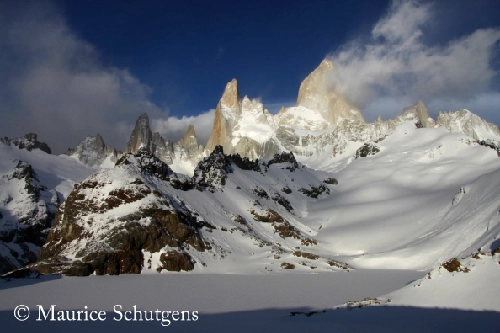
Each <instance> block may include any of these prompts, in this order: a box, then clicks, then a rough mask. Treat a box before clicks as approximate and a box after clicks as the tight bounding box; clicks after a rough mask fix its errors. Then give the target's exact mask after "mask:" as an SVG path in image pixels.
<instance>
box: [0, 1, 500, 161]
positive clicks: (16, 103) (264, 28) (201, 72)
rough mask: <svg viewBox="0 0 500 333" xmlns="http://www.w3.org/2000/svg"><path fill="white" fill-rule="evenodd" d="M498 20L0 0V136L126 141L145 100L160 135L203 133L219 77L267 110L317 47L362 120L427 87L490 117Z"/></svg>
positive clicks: (419, 11)
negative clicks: (0, 78) (1, 77)
mask: <svg viewBox="0 0 500 333" xmlns="http://www.w3.org/2000/svg"><path fill="white" fill-rule="evenodd" d="M384 22H385V23H387V22H388V23H387V24H385V25H384ZM398 24H401V27H398V26H397V25H398ZM388 26H391V27H396V28H395V29H394V31H392V30H390V29H389V28H387V27H388ZM375 27H379V29H378V30H377V29H375ZM499 28H500V3H499V2H498V1H494V0H492V1H460V0H454V1H450V0H441V1H437V2H429V1H373V0H372V1H366V0H350V1H289V2H283V1H251V2H250V1H248V2H247V1H147V2H144V1H94V0H87V1H69V0H68V1H63V0H60V1H53V2H49V1H46V2H36V1H34V2H22V4H19V2H16V1H7V2H5V1H4V2H1V3H0V37H1V39H0V48H1V49H0V50H2V55H0V70H2V72H4V73H6V77H7V80H6V82H4V83H3V86H2V87H0V88H3V89H1V90H2V92H0V114H1V115H2V118H3V119H4V120H5V121H4V122H2V123H3V125H1V124H0V131H1V133H0V135H2V136H4V135H8V136H9V137H12V136H18V135H21V134H23V133H24V132H28V131H35V132H37V133H39V135H40V138H41V139H45V141H47V142H48V143H49V145H51V146H52V147H53V148H55V150H56V152H59V153H61V152H63V151H65V150H66V149H67V148H69V147H71V146H74V145H75V144H76V143H77V142H78V141H79V140H81V139H83V138H84V137H85V136H86V135H95V134H96V133H97V132H100V133H101V134H102V135H103V137H104V139H105V140H106V141H107V142H109V143H110V144H112V145H114V146H116V147H117V148H118V149H123V146H124V145H125V142H126V138H127V137H128V135H129V133H130V132H129V131H130V129H131V126H133V123H134V121H135V119H136V118H137V116H138V114H139V113H140V112H148V114H149V115H150V118H151V119H152V122H153V126H154V127H155V128H156V129H158V130H160V131H161V132H162V134H163V135H164V136H166V137H167V138H170V139H178V138H179V137H180V136H181V135H182V132H183V131H185V129H186V128H187V125H188V124H189V123H194V124H195V127H196V128H197V132H198V133H199V137H200V139H201V140H200V141H202V142H201V143H203V144H204V143H205V142H203V141H204V140H206V137H207V135H208V132H209V130H210V128H211V120H210V116H211V114H210V113H208V114H207V112H208V111H209V110H210V109H213V108H215V106H216V104H217V102H218V100H219V98H220V96H221V94H222V92H223V89H224V86H225V83H226V82H228V81H230V80H231V79H232V78H237V79H238V83H239V89H240V93H241V94H242V95H248V96H249V97H251V98H260V99H261V100H262V101H263V102H264V105H265V107H268V108H269V109H270V110H271V111H275V110H277V109H279V106H280V105H281V104H285V105H293V103H294V102H295V99H296V96H297V92H298V88H299V86H300V82H301V81H302V80H303V79H304V78H305V77H306V76H307V75H308V74H309V73H310V72H311V71H312V70H314V68H315V67H316V66H317V65H319V63H320V62H321V60H322V59H324V58H330V59H332V60H333V61H334V63H335V64H336V65H337V68H339V66H341V68H342V70H340V71H339V72H338V77H335V78H332V80H335V82H334V84H335V85H337V87H338V89H339V90H341V91H342V92H343V93H345V94H346V95H347V96H348V97H349V98H350V99H351V100H352V101H353V102H354V103H356V104H358V105H359V106H360V108H361V110H362V112H363V113H364V114H365V118H366V119H367V120H374V119H375V118H376V116H377V115H378V114H379V113H380V114H382V115H383V118H389V117H390V118H394V116H395V115H396V114H397V113H400V112H401V111H402V109H403V108H404V107H405V106H407V105H409V104H414V103H416V102H417V101H418V100H419V99H423V100H424V102H425V103H426V104H427V105H428V106H429V109H430V111H431V114H432V113H434V114H435V113H437V111H438V110H439V109H446V110H450V109H459V108H461V107H468V108H470V109H471V110H472V111H474V112H477V113H478V114H480V115H481V116H483V117H484V118H486V119H487V120H489V121H492V122H495V123H497V124H498V123H500V116H499V115H498V113H499V105H500V104H499V103H500V98H499V96H500V88H499V87H500V84H499V83H500V78H499V75H498V71H499V69H500V61H499V60H498V59H499V57H498V55H499V54H500V52H499V50H500V46H499V42H498V29H499ZM485 29H490V30H485ZM492 29H493V30H492ZM478 31H482V32H483V33H482V34H480V33H477V32H478ZM394 34H396V35H394ZM474 34H475V35H474ZM408 40H411V41H412V42H411V45H408V43H407V41H408ZM471 45H472V46H471ZM472 48H475V49H477V50H478V51H477V57H476V55H475V54H473V53H472V52H471V49H472ZM458 49H460V50H458ZM462 49H463V50H462ZM408 58H410V59H416V60H408ZM468 58H470V59H476V60H477V64H475V63H473V64H472V65H471V61H470V60H469V59H468ZM476 60H473V61H472V62H474V61H476ZM485 63H486V64H485ZM367 64H369V65H367ZM372 64H374V65H372ZM464 64H466V65H464ZM467 64H469V65H470V68H468V65H467ZM377 66H378V67H377ZM408 68H409V69H410V70H408ZM476 68H477V70H476ZM388 69H389V70H388ZM427 69H429V71H430V72H433V73H434V74H433V73H430V74H425V73H424V74H425V75H424V74H421V72H422V73H423V72H425V71H426V70H427ZM397 71H400V72H397ZM439 71H443V72H456V74H454V75H448V74H445V75H442V76H439V77H436V75H435V73H436V72H439ZM395 72H396V73H395ZM415 72H418V73H417V74H415ZM476 74H477V75H478V76H479V77H477V78H476V77H475V75H476ZM442 77H444V79H442V80H441V78H442ZM406 78H408V80H407V81H406ZM464 78H465V79H464ZM460 82H462V83H461V84H460ZM212 113H213V112H212ZM200 114H201V116H199V115H200ZM63 137H64V138H65V139H64V140H61V139H60V138H63Z"/></svg>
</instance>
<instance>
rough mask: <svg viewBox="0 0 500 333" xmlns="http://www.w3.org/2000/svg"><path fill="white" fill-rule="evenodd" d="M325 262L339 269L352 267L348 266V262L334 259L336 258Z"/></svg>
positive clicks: (351, 268) (350, 268)
mask: <svg viewBox="0 0 500 333" xmlns="http://www.w3.org/2000/svg"><path fill="white" fill-rule="evenodd" d="M326 263H327V264H328V265H330V266H332V267H337V268H341V269H344V270H347V271H349V270H353V269H354V268H353V267H351V266H349V265H348V264H346V263H344V262H340V261H336V260H328V261H327V262H326Z"/></svg>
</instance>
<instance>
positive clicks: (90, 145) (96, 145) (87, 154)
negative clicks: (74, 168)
mask: <svg viewBox="0 0 500 333" xmlns="http://www.w3.org/2000/svg"><path fill="white" fill-rule="evenodd" d="M118 154H119V152H118V151H116V149H115V148H113V147H110V146H107V145H106V144H105V143H104V139H103V138H102V136H101V135H100V134H97V135H96V136H88V137H86V138H85V139H84V140H82V141H81V142H80V143H79V144H78V145H77V146H76V147H75V148H70V149H68V151H67V152H66V155H68V156H73V157H75V158H76V159H78V160H79V161H81V162H82V163H83V164H85V165H88V166H92V167H96V166H99V165H101V164H102V163H103V162H104V160H105V159H107V158H109V160H110V162H116V161H117V159H118Z"/></svg>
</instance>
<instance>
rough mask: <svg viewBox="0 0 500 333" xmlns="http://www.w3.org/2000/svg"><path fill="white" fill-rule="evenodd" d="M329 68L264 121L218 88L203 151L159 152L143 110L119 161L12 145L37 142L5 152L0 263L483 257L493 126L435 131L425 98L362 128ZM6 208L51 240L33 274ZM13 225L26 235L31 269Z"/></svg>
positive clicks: (374, 261) (201, 264)
mask: <svg viewBox="0 0 500 333" xmlns="http://www.w3.org/2000/svg"><path fill="white" fill-rule="evenodd" d="M332 71H334V68H333V65H331V63H330V62H328V61H324V62H322V63H321V64H320V66H319V67H318V68H317V69H316V70H315V71H313V72H312V73H311V74H310V75H309V76H308V77H307V78H306V79H305V80H304V81H303V83H302V84H301V88H300V90H299V96H298V99H297V105H296V106H295V107H291V108H283V109H282V110H281V111H280V113H278V114H276V115H272V114H270V113H269V112H268V111H267V110H266V109H265V108H264V106H263V104H262V103H261V102H260V101H259V100H256V99H250V98H248V97H247V96H245V97H243V98H241V97H240V92H239V90H238V82H237V81H236V80H232V81H231V82H229V83H227V85H226V89H225V91H224V93H223V95H222V97H221V99H220V101H219V103H218V105H217V108H216V112H215V118H214V129H213V132H212V135H211V136H210V139H209V140H208V143H207V146H206V147H203V146H202V145H199V143H198V140H197V138H196V132H195V128H194V127H193V126H189V127H188V129H187V131H186V133H185V135H184V137H183V138H182V139H181V140H179V141H178V142H172V141H169V140H165V139H164V138H163V137H162V136H161V135H160V134H159V133H153V132H152V130H151V127H150V121H149V117H148V116H147V115H146V114H142V115H140V116H139V118H138V119H137V121H136V124H135V128H134V130H133V131H132V133H131V135H130V139H129V141H128V143H127V144H126V148H125V152H124V153H123V154H118V153H117V152H116V151H115V150H113V149H112V148H109V147H107V146H106V145H105V144H104V141H103V139H102V137H100V136H99V135H97V136H96V137H88V138H87V139H85V140H84V141H82V143H80V144H79V145H78V146H77V147H76V148H75V149H73V150H71V151H70V154H69V155H71V156H67V155H61V156H52V155H48V154H46V153H45V152H42V151H41V150H40V149H32V150H31V151H28V150H26V149H20V148H25V147H27V146H30V147H31V146H33V147H34V146H35V144H34V143H33V142H36V136H35V137H34V138H33V136H30V137H27V138H25V141H26V140H27V142H30V144H27V143H23V144H22V145H21V144H18V145H15V144H13V143H12V142H13V141H12V140H8V139H5V140H3V141H2V143H3V145H0V154H1V159H0V160H1V161H5V162H2V163H3V164H2V169H1V170H0V171H1V174H2V175H3V176H2V177H3V178H2V179H3V180H2V183H1V185H2V186H1V187H0V195H1V197H2V198H6V199H4V200H3V201H2V202H3V204H2V205H3V206H0V213H1V214H2V216H1V217H0V219H1V220H0V221H1V223H2V224H0V226H2V228H3V229H2V230H5V232H4V234H2V235H4V236H2V237H4V238H2V239H3V240H2V241H3V242H4V243H2V246H3V248H2V249H4V250H2V251H3V252H2V258H4V259H3V263H4V265H5V267H7V266H6V264H5V262H7V261H8V262H9V263H10V264H11V266H10V268H12V267H20V266H21V265H24V264H29V265H28V266H27V267H30V268H33V269H37V270H38V271H40V272H44V273H63V274H67V275H88V274H92V273H95V274H123V273H156V272H163V271H181V270H183V271H191V270H193V271H195V272H203V273H221V272H223V273H229V272H233V273H234V272H236V273H249V272H257V271H258V272H281V271H282V270H285V269H286V270H287V271H288V270H296V271H301V272H303V271H310V270H316V271H332V270H343V271H350V270H353V269H363V268H379V269H416V270H430V269H435V268H436V267H438V266H439V265H441V264H442V263H444V262H446V261H448V260H449V259H450V258H454V257H461V256H466V255H468V254H469V253H470V252H472V251H475V250H476V249H477V248H480V247H481V248H490V249H492V248H493V247H494V244H496V243H495V242H496V241H495V240H496V239H497V237H498V236H500V230H499V229H498V226H499V224H498V210H499V209H500V208H499V206H498V200H499V199H500V198H499V196H498V191H496V188H498V185H500V184H499V183H498V179H500V178H499V177H498V172H499V170H500V159H499V158H498V142H500V132H499V130H498V127H496V125H493V124H490V123H487V122H486V121H484V120H482V119H481V118H480V117H478V116H476V115H474V114H473V113H471V112H470V111H467V110H461V111H458V112H449V113H447V112H441V113H440V115H439V117H438V119H437V121H434V120H433V119H432V118H431V117H430V116H429V113H428V110H427V108H426V107H425V105H424V103H423V102H421V101H420V102H418V103H417V104H416V105H414V106H409V107H406V108H405V109H404V110H403V112H402V114H401V115H397V116H396V117H395V119H389V120H382V119H381V118H380V117H379V119H377V120H376V121H375V122H373V123H367V122H365V121H364V119H363V116H362V115H361V113H360V112H359V110H358V109H357V108H355V107H354V106H351V105H349V104H348V103H347V102H346V100H345V99H344V98H343V97H342V96H340V95H339V94H338V93H336V92H335V90H334V89H333V88H332V87H331V86H330V85H329V83H328V81H329V80H328V76H329V75H330V74H331V73H332ZM16 142H18V141H16ZM23 142H24V141H23ZM39 146H40V145H39ZM490 148H493V149H494V150H492V149H490ZM20 161H24V162H22V163H27V165H24V164H19V163H21V162H20ZM82 162H83V163H82ZM104 162H105V163H104ZM18 164H19V165H18ZM18 168H21V169H23V170H28V171H23V172H18V171H15V170H17V169H18ZM30 168H31V170H33V172H31V171H29V170H30ZM14 174H29V175H31V176H29V177H28V178H23V177H24V176H23V177H21V178H22V179H21V178H18V177H14ZM13 184H17V185H15V186H14V185H13ZM26 184H28V185H26ZM29 184H31V185H29ZM33 184H35V185H36V186H35V185H33ZM31 186H35V188H39V193H40V194H39V195H37V194H36V191H35V193H30V192H29V188H31ZM14 187H15V189H16V190H15V191H13V190H11V189H12V188H14ZM21 188H24V189H25V190H26V191H28V192H26V191H24V192H23V190H21ZM49 194H51V195H49ZM17 197H19V198H20V199H19V200H18V201H16V199H15V198H17ZM28 197H29V198H30V199H29V200H28V199H24V198H28ZM49 197H50V198H49ZM10 198H13V199H14V200H13V199H10ZM56 199H57V200H59V201H57V200H56ZM13 202H14V203H15V202H19V203H20V204H19V205H16V204H13ZM22 202H24V203H25V204H24V203H23V204H21V203H22ZM59 203H61V204H59ZM58 205H59V206H58ZM57 206H58V208H57ZM15 207H31V208H29V209H28V211H27V212H28V213H26V214H27V215H29V216H31V219H28V220H29V221H30V222H29V223H28V224H29V225H30V226H31V225H37V226H40V227H37V228H38V229H36V232H35V234H36V235H40V236H39V239H40V240H42V239H44V237H46V238H47V241H46V242H45V243H44V245H43V247H42V248H41V250H40V254H39V255H38V259H37V262H36V263H32V261H33V260H34V258H35V256H36V255H37V253H38V247H37V246H40V245H41V244H43V242H42V241H40V242H38V243H37V242H35V241H34V240H33V239H31V238H27V237H28V236H26V235H29V234H30V232H28V231H26V232H24V231H22V230H25V229H26V230H28V229H27V228H25V227H23V226H22V225H21V224H22V223H25V221H28V220H25V219H23V218H21V219H20V218H19V216H21V215H22V214H21V215H19V214H17V213H15V212H16V209H17V208H15ZM36 207H38V208H36ZM40 207H48V208H47V209H45V210H43V209H41V208H40ZM56 208H57V212H56ZM42 211H43V212H47V213H46V216H47V217H46V216H45V215H43V214H42V215H40V214H39V212H42ZM49 213H50V214H49ZM15 214H17V215H15ZM6 216H7V218H6ZM11 216H17V217H16V218H11ZM22 216H24V215H22ZM51 224H52V227H51V229H50V232H49V233H48V236H47V230H48V228H49V227H50V225H51ZM14 229H15V230H21V231H22V232H19V233H18V234H17V235H18V236H17V237H18V238H19V239H29V240H26V241H23V242H25V245H26V246H27V247H28V248H29V249H30V253H31V254H28V256H29V260H24V259H23V260H24V261H23V260H21V259H22V256H23V254H24V253H26V251H25V252H21V251H17V250H16V249H17V246H21V245H19V244H21V241H19V242H17V243H16V241H14V240H13V239H14V238H12V237H11V236H10V235H11V234H12V232H11V230H14ZM9 232H10V234H9ZM25 234H26V235H25ZM9 237H10V238H9ZM16 244H17V245H16ZM37 244H38V245H37ZM23 246H24V245H23ZM5 249H7V250H5ZM9 249H13V250H14V251H16V253H17V254H16V253H14V252H11V251H10V250H9ZM12 258H15V259H16V258H17V259H16V260H17V261H16V262H14V261H13V259H12ZM19 258H21V259H19ZM4 269H8V268H4Z"/></svg>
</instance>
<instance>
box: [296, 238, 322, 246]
mask: <svg viewBox="0 0 500 333" xmlns="http://www.w3.org/2000/svg"><path fill="white" fill-rule="evenodd" d="M300 244H302V245H303V246H313V245H318V241H317V240H315V239H312V238H303V239H301V240H300Z"/></svg>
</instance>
